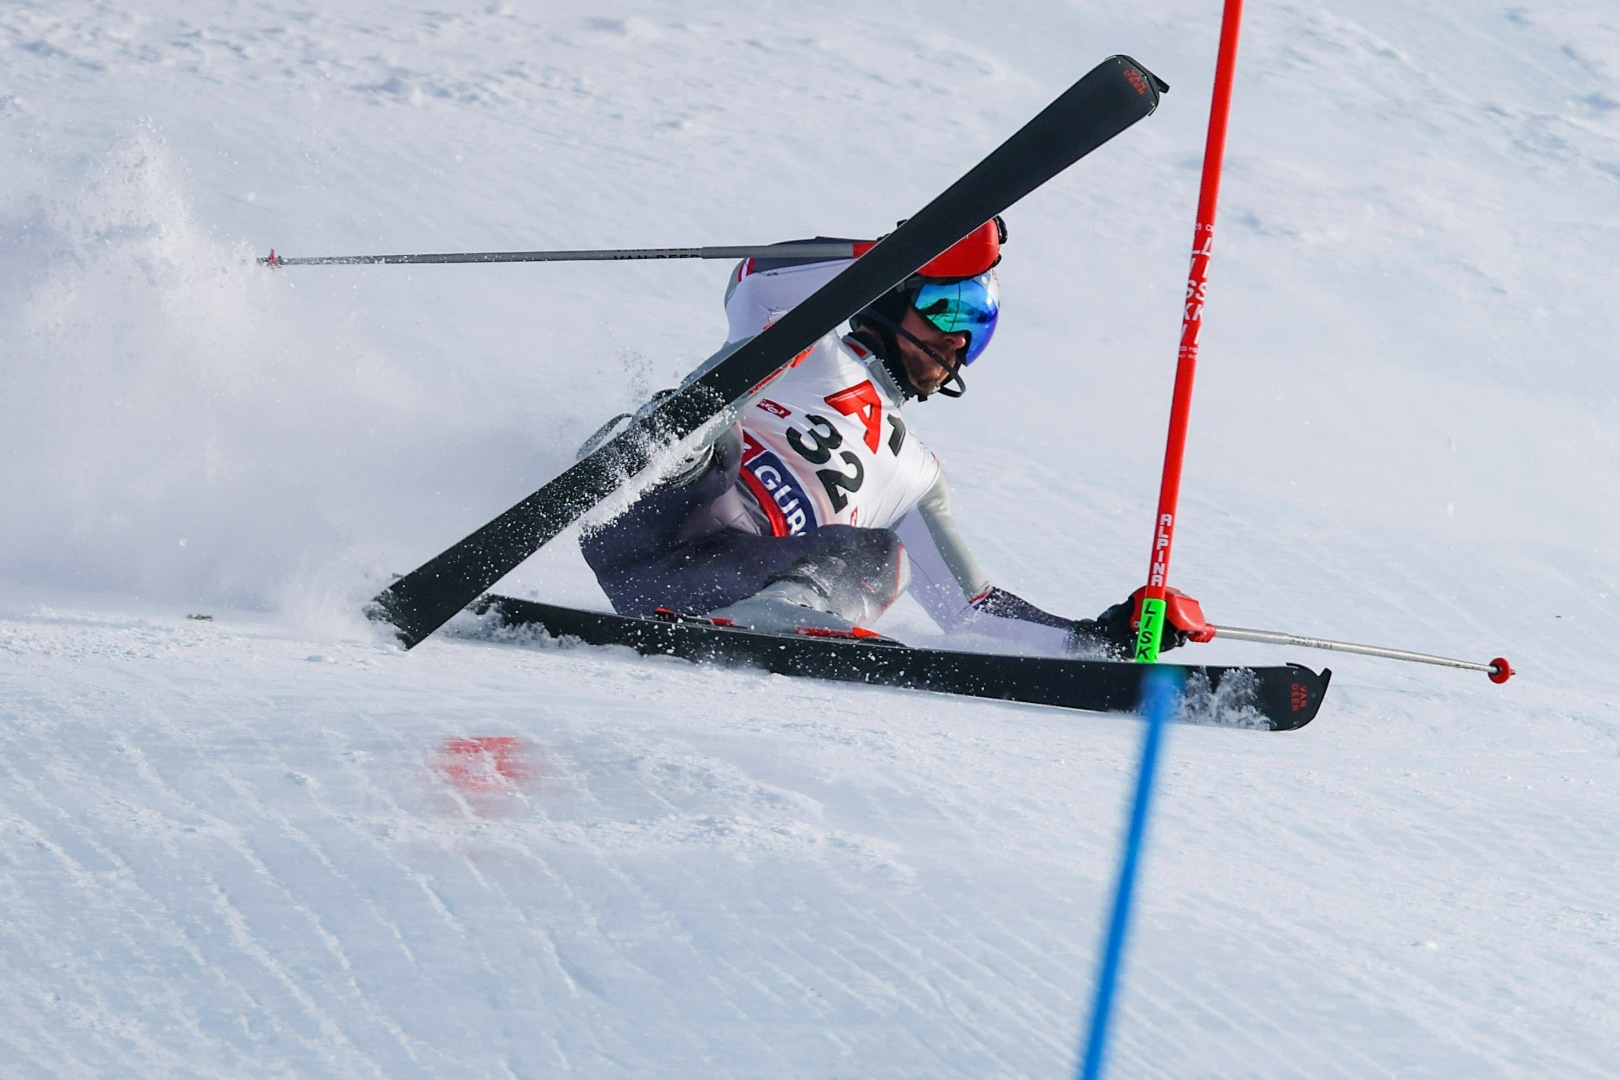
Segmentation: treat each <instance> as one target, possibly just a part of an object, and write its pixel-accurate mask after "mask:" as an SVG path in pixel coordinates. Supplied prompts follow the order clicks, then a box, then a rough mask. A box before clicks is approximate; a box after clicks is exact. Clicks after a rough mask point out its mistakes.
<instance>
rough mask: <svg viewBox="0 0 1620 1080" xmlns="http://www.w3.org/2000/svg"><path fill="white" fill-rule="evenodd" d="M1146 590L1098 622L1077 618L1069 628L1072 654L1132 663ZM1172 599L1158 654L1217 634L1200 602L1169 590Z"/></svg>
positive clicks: (1119, 605)
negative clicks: (1098, 655) (1105, 655)
mask: <svg viewBox="0 0 1620 1080" xmlns="http://www.w3.org/2000/svg"><path fill="white" fill-rule="evenodd" d="M1146 591H1147V590H1146V588H1145V587H1144V588H1141V589H1138V590H1136V592H1134V593H1132V594H1131V595H1130V597H1129V599H1127V600H1125V601H1124V602H1122V603H1118V604H1115V605H1114V606H1113V607H1111V608H1109V609H1108V610H1107V611H1104V612H1103V613H1102V614H1101V615H1098V616H1097V617H1096V618H1095V619H1076V620H1075V622H1074V624H1073V625H1072V626H1071V627H1070V628H1069V648H1070V650H1071V651H1073V652H1096V651H1099V650H1101V651H1103V652H1106V653H1108V654H1109V655H1111V656H1113V657H1115V658H1116V659H1120V660H1129V659H1130V658H1131V657H1132V656H1134V655H1135V653H1136V632H1137V629H1138V628H1139V627H1140V626H1141V620H1140V618H1139V615H1138V605H1139V604H1140V603H1141V600H1142V594H1143V593H1144V592H1146ZM1167 591H1168V592H1169V594H1170V595H1169V597H1168V598H1167V600H1168V603H1167V606H1166V609H1165V618H1164V629H1163V630H1161V631H1160V632H1159V651H1160V652H1165V651H1166V650H1169V649H1179V648H1181V646H1183V645H1185V644H1187V642H1189V641H1208V640H1210V639H1211V638H1213V637H1214V636H1215V634H1214V631H1213V630H1211V629H1210V628H1209V625H1208V624H1207V623H1206V622H1205V621H1204V612H1203V609H1202V608H1200V607H1199V606H1198V601H1196V600H1194V599H1193V598H1192V597H1190V596H1188V595H1186V594H1185V593H1182V592H1179V591H1178V590H1176V589H1170V590H1167Z"/></svg>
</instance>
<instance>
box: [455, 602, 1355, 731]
mask: <svg viewBox="0 0 1620 1080" xmlns="http://www.w3.org/2000/svg"><path fill="white" fill-rule="evenodd" d="M474 610H475V611H477V612H479V613H480V614H483V615H485V616H488V617H493V618H494V619H495V621H496V622H497V623H498V624H500V625H502V626H508V627H536V628H540V629H543V630H544V631H545V632H546V633H547V634H550V635H552V636H553V637H565V638H578V639H579V640H580V641H583V642H585V643H586V644H588V645H628V646H629V647H630V648H632V649H634V650H636V651H637V652H639V653H642V654H644V655H647V656H678V657H681V658H682V659H685V660H694V661H697V662H699V663H721V664H735V665H743V666H748V667H759V668H764V669H765V670H766V671H772V672H775V673H776V674H778V675H801V676H808V677H810V678H816V679H831V680H835V681H838V682H857V683H868V684H872V685H877V686H898V687H905V688H908V689H913V690H933V691H936V692H938V693H943V694H963V695H967V696H970V697H983V698H998V699H1001V700H1003V701H1021V702H1025V703H1028V704H1032V705H1056V706H1059V707H1061V708H1065V709H1085V710H1089V711H1092V712H1125V711H1129V710H1132V709H1135V708H1136V707H1137V704H1138V701H1139V699H1140V697H1141V685H1142V677H1143V676H1144V675H1145V674H1147V672H1148V671H1149V670H1150V669H1149V667H1148V665H1145V664H1132V663H1124V662H1115V661H1109V660H1064V659H1057V658H1053V657H1041V656H1003V655H998V654H995V653H972V652H952V651H947V650H944V649H918V648H912V647H911V646H908V645H901V644H899V643H898V642H894V641H891V640H889V639H887V638H881V639H876V640H873V639H861V638H854V639H851V638H843V637H807V636H793V637H789V636H787V635H783V634H761V633H756V632H754V631H752V630H742V629H735V628H728V627H723V626H717V625H715V624H714V623H711V622H709V621H707V620H704V619H667V620H666V619H640V618H632V617H628V616H624V615H609V614H605V613H603V612H598V611H580V610H579V609H577V608H565V607H557V606H555V605H553V604H541V603H537V602H535V601H533V600H519V599H516V598H515V597H510V596H486V597H484V598H483V599H482V600H480V601H479V602H478V603H477V604H476V605H475V606H474ZM1160 666H1172V667H1177V668H1178V670H1180V671H1181V672H1182V673H1183V674H1184V675H1185V676H1186V682H1185V686H1186V694H1185V698H1184V705H1183V716H1184V718H1188V719H1194V720H1198V719H1204V720H1207V721H1209V722H1213V723H1231V724H1236V725H1238V726H1255V727H1260V726H1265V727H1269V728H1270V729H1271V730H1273V731H1292V730H1294V729H1295V728H1300V727H1304V726H1305V725H1306V724H1308V723H1310V722H1311V720H1312V719H1313V718H1314V717H1315V716H1316V711H1317V709H1319V708H1321V706H1322V697H1323V695H1324V694H1326V693H1327V686H1328V679H1329V678H1331V677H1332V674H1333V673H1332V672H1330V671H1326V670H1324V671H1323V672H1322V673H1321V674H1320V675H1319V674H1317V673H1316V672H1314V671H1312V670H1310V669H1309V668H1306V667H1301V666H1300V665H1298V664H1288V665H1285V666H1282V667H1257V668H1233V667H1186V666H1180V665H1160Z"/></svg>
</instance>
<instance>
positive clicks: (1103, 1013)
mask: <svg viewBox="0 0 1620 1080" xmlns="http://www.w3.org/2000/svg"><path fill="white" fill-rule="evenodd" d="M1242 18H1243V0H1225V6H1224V8H1223V9H1222V12H1221V43H1220V49H1219V51H1218V53H1217V54H1216V58H1215V92H1214V96H1213V97H1212V99H1211V100H1210V106H1209V133H1208V136H1207V137H1206V139H1205V142H1204V175H1203V180H1202V184H1201V186H1200V189H1199V195H1198V220H1197V224H1196V226H1195V227H1194V229H1193V246H1192V265H1191V267H1190V269H1189V270H1188V274H1187V297H1186V303H1185V306H1184V307H1183V309H1182V322H1181V349H1180V355H1179V357H1178V359H1177V362H1176V385H1175V393H1174V396H1173V397H1172V398H1171V403H1170V433H1169V438H1168V440H1167V442H1166V445H1165V452H1164V478H1163V480H1162V481H1161V482H1160V486H1159V510H1158V514H1157V516H1156V517H1155V519H1154V536H1153V556H1152V561H1151V563H1150V564H1149V571H1148V584H1147V588H1146V589H1145V590H1144V591H1143V600H1142V616H1141V626H1140V629H1139V630H1138V632H1137V638H1136V656H1135V658H1136V660H1137V661H1138V662H1141V663H1148V664H1156V663H1157V662H1158V659H1159V641H1160V638H1161V635H1162V632H1163V629H1164V613H1165V606H1166V605H1165V597H1166V595H1167V591H1166V590H1167V589H1168V585H1167V582H1168V581H1169V577H1170V546H1171V543H1172V542H1173V540H1174V538H1175V524H1176V502H1177V500H1178V498H1179V497H1180V494H1181V460H1182V457H1183V455H1184V454H1185V452H1186V447H1187V419H1188V416H1189V414H1190V413H1191V410H1192V384H1193V373H1194V370H1195V369H1196V368H1197V365H1198V332H1199V330H1200V329H1202V327H1203V316H1204V288H1205V282H1206V279H1207V276H1208V272H1209V258H1210V254H1211V253H1212V251H1213V240H1214V234H1215V206H1216V202H1217V200H1218V197H1219V194H1220V186H1221V161H1222V158H1223V157H1224V156H1225V153H1226V117H1227V113H1228V111H1229V109H1230V107H1231V103H1232V70H1233V68H1234V66H1235V65H1236V63H1237V43H1238V26H1239V24H1240V22H1241V21H1242ZM1180 697H1181V687H1180V684H1179V681H1178V679H1177V678H1176V674H1175V672H1174V669H1169V668H1166V669H1161V670H1158V671H1154V672H1151V673H1150V674H1149V676H1148V678H1147V679H1145V680H1144V684H1143V701H1142V718H1143V719H1144V720H1145V721H1146V723H1147V730H1146V732H1144V734H1143V736H1142V759H1141V764H1140V765H1139V766H1138V767H1137V773H1136V793H1135V795H1134V797H1133V798H1132V801H1131V821H1130V826H1129V828H1128V829H1127V831H1126V836H1125V848H1124V853H1123V855H1122V856H1121V858H1120V867H1119V884H1118V887H1117V888H1116V889H1115V892H1114V909H1113V914H1112V916H1111V917H1110V918H1109V925H1108V938H1107V943H1106V944H1105V946H1104V948H1103V958H1102V964H1101V967H1100V969H1099V971H1098V974H1097V992H1096V996H1095V998H1094V1000H1093V1004H1092V1010H1091V1027H1090V1031H1089V1034H1088V1035H1087V1038H1086V1047H1085V1054H1084V1056H1083V1057H1082V1059H1081V1062H1080V1071H1079V1074H1078V1075H1079V1077H1080V1080H1096V1078H1098V1077H1100V1076H1101V1075H1102V1068H1103V1058H1104V1054H1105V1051H1106V1049H1107V1042H1108V1020H1109V1016H1110V1014H1111V1012H1112V1010H1113V1001H1114V987H1115V985H1116V983H1117V982H1118V980H1119V969H1120V966H1121V963H1122V960H1123V957H1124V953H1125V941H1126V936H1127V932H1128V931H1129V929H1130V914H1131V906H1132V901H1133V897H1134V893H1135V888H1136V867H1137V863H1138V860H1139V858H1140V856H1141V850H1142V845H1143V842H1144V840H1145V838H1146V835H1147V822H1148V810H1149V808H1150V806H1151V804H1152V796H1153V780H1154V774H1155V773H1156V772H1157V769H1158V764H1159V744H1160V741H1161V739H1162V737H1163V731H1164V725H1165V723H1166V722H1167V721H1168V720H1169V719H1170V718H1171V716H1172V715H1173V714H1174V713H1175V710H1176V708H1177V705H1178V704H1179V701H1180Z"/></svg>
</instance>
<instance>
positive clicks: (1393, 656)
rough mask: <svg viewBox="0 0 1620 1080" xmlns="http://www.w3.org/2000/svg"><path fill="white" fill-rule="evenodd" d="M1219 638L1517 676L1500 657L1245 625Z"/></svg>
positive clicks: (1501, 679)
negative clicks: (1477, 658)
mask: <svg viewBox="0 0 1620 1080" xmlns="http://www.w3.org/2000/svg"><path fill="white" fill-rule="evenodd" d="M1210 629H1211V630H1213V631H1215V636H1216V637H1224V638H1231V639H1232V640H1233V641H1259V642H1263V643H1265V644H1267V645H1296V646H1298V647H1300V648H1302V649H1332V650H1333V651H1334V652H1347V653H1360V654H1362V655H1363V656H1382V657H1384V658H1386V659H1389V660H1410V661H1412V662H1413V663H1417V664H1438V665H1440V666H1441V667H1454V668H1462V669H1463V670H1465V671H1483V672H1484V673H1485V674H1487V675H1489V676H1490V677H1491V682H1494V683H1505V682H1507V681H1508V680H1509V679H1511V678H1512V677H1513V667H1512V665H1511V664H1509V663H1508V662H1507V660H1506V658H1504V657H1500V656H1498V657H1497V658H1496V659H1495V660H1492V661H1491V662H1490V663H1488V664H1476V663H1474V662H1473V661H1472V660H1453V659H1451V658H1450V657H1446V656H1431V655H1429V654H1428V653H1420V652H1408V651H1407V650H1405V649H1383V648H1379V647H1378V646H1376V645H1352V644H1351V643H1350V642H1348V641H1328V640H1327V639H1325V638H1314V637H1303V636H1301V635H1299V634H1279V633H1277V632H1276V631H1273V630H1245V629H1244V628H1243V627H1241V626H1215V625H1213V624H1212V625H1211V626H1210Z"/></svg>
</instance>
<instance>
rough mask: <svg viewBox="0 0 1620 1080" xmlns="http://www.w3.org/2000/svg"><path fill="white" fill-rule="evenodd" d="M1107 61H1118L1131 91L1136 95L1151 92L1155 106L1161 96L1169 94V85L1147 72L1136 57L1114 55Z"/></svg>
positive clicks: (1121, 54) (1120, 54)
mask: <svg viewBox="0 0 1620 1080" xmlns="http://www.w3.org/2000/svg"><path fill="white" fill-rule="evenodd" d="M1109 59H1110V60H1117V61H1119V63H1120V66H1121V67H1122V68H1123V69H1124V72H1125V81H1126V82H1129V83H1130V84H1131V87H1132V89H1134V90H1135V91H1136V92H1137V93H1138V94H1146V93H1149V92H1150V91H1151V92H1152V94H1153V104H1154V105H1155V106H1157V105H1158V103H1159V96H1160V95H1161V94H1168V93H1169V92H1170V84H1169V83H1167V82H1165V81H1164V80H1163V79H1161V78H1159V77H1158V76H1157V75H1155V74H1153V72H1151V71H1149V70H1148V69H1147V68H1146V67H1145V66H1144V65H1143V63H1142V62H1141V61H1140V60H1138V59H1136V57H1134V56H1127V55H1125V54H1124V53H1115V54H1114V55H1113V56H1110V57H1109Z"/></svg>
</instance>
